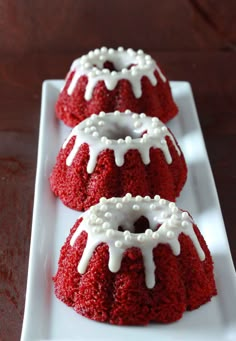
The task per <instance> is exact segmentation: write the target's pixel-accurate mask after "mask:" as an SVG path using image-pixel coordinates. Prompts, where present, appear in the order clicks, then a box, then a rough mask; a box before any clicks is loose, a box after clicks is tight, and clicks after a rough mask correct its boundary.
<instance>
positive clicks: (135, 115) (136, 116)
mask: <svg viewBox="0 0 236 341" xmlns="http://www.w3.org/2000/svg"><path fill="white" fill-rule="evenodd" d="M126 113H127V112H126ZM127 114H130V113H127ZM138 117H139V115H138V114H136V113H134V114H133V115H132V118H133V119H136V118H138Z"/></svg>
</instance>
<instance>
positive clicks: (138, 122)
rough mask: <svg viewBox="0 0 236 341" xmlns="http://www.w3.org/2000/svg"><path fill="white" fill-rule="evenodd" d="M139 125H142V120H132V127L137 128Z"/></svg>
mask: <svg viewBox="0 0 236 341" xmlns="http://www.w3.org/2000/svg"><path fill="white" fill-rule="evenodd" d="M141 126H142V122H140V121H136V122H134V127H135V128H139V127H141Z"/></svg>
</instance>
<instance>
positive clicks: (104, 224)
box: [102, 221, 111, 229]
mask: <svg viewBox="0 0 236 341" xmlns="http://www.w3.org/2000/svg"><path fill="white" fill-rule="evenodd" d="M102 227H103V228H104V229H109V228H110V227H111V224H110V223H108V222H107V221H105V223H103V224H102Z"/></svg>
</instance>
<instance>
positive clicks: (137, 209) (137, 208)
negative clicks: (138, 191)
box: [132, 205, 140, 211]
mask: <svg viewBox="0 0 236 341" xmlns="http://www.w3.org/2000/svg"><path fill="white" fill-rule="evenodd" d="M132 208H133V210H134V211H139V210H140V207H139V205H133V207H132Z"/></svg>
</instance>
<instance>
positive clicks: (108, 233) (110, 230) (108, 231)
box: [106, 229, 115, 238]
mask: <svg viewBox="0 0 236 341" xmlns="http://www.w3.org/2000/svg"><path fill="white" fill-rule="evenodd" d="M114 234H115V232H114V230H112V229H109V230H107V231H106V236H107V237H108V238H111V237H113V236H114Z"/></svg>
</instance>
